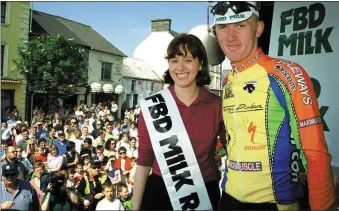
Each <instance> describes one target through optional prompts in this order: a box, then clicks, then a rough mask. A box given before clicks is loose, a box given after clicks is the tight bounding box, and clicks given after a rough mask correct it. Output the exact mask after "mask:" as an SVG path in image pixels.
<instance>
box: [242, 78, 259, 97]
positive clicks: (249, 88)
mask: <svg viewBox="0 0 339 211" xmlns="http://www.w3.org/2000/svg"><path fill="white" fill-rule="evenodd" d="M256 83H257V81H248V82H245V85H244V86H243V89H244V90H245V91H247V92H248V93H250V94H252V92H253V91H254V90H255V84H256Z"/></svg>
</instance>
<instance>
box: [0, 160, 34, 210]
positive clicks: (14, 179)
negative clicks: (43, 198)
mask: <svg viewBox="0 0 339 211" xmlns="http://www.w3.org/2000/svg"><path fill="white" fill-rule="evenodd" d="M1 171H2V181H1V187H0V188H1V191H0V209H1V210H8V209H10V210H28V211H31V210H32V211H33V210H39V198H38V195H37V193H36V191H35V190H34V188H33V187H32V185H31V184H30V183H29V182H28V181H25V180H22V179H18V174H19V173H18V170H17V166H16V165H15V164H14V163H8V164H4V165H2V166H1Z"/></svg>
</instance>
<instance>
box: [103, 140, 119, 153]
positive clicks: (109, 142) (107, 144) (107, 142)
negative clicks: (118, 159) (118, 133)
mask: <svg viewBox="0 0 339 211" xmlns="http://www.w3.org/2000/svg"><path fill="white" fill-rule="evenodd" d="M112 141H114V142H115V144H117V140H115V139H114V138H109V139H107V141H106V143H105V149H106V150H108V151H109V150H110V148H111V143H112Z"/></svg>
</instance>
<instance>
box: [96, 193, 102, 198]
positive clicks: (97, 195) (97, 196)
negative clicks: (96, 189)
mask: <svg viewBox="0 0 339 211" xmlns="http://www.w3.org/2000/svg"><path fill="white" fill-rule="evenodd" d="M101 197H103V194H102V193H97V194H95V196H94V198H95V199H101Z"/></svg>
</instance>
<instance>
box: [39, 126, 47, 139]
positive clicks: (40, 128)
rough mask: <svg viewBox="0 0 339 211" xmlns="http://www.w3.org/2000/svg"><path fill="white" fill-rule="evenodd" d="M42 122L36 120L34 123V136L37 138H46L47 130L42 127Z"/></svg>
mask: <svg viewBox="0 0 339 211" xmlns="http://www.w3.org/2000/svg"><path fill="white" fill-rule="evenodd" d="M42 125H43V123H42V122H37V123H36V128H37V132H36V137H37V139H39V138H41V137H42V138H47V137H48V134H47V131H46V130H44V129H43V126H42Z"/></svg>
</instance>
